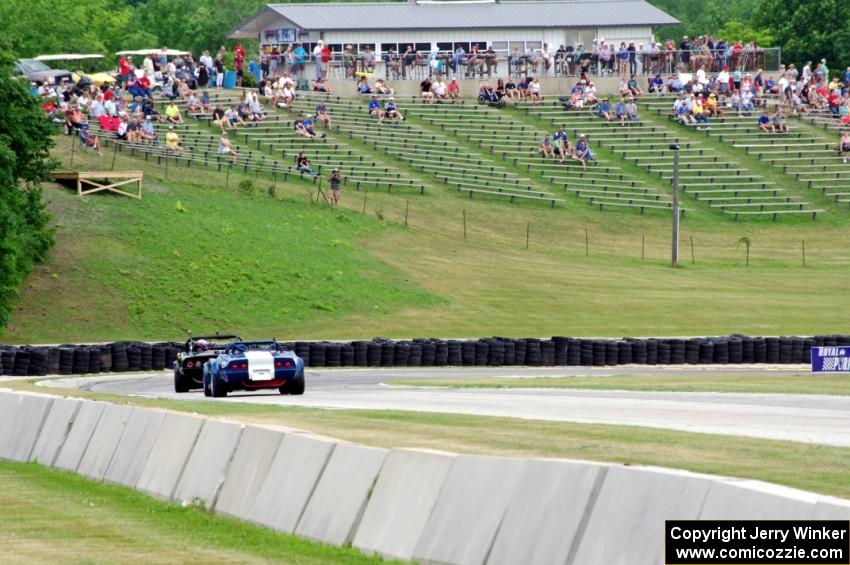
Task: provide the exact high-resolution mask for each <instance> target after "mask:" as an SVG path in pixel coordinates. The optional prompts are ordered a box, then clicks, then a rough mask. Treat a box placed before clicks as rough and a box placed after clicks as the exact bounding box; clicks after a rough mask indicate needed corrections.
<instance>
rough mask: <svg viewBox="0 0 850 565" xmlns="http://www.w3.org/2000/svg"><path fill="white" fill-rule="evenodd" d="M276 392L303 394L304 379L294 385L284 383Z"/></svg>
mask: <svg viewBox="0 0 850 565" xmlns="http://www.w3.org/2000/svg"><path fill="white" fill-rule="evenodd" d="M278 390H279V391H280V393H281V394H294V395H301V394H304V379H301V380H300V381H296V382H294V383H286V384H284V385H283V386H282V387H280V388H279V389H278Z"/></svg>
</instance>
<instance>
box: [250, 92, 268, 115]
mask: <svg viewBox="0 0 850 565" xmlns="http://www.w3.org/2000/svg"><path fill="white" fill-rule="evenodd" d="M248 107H249V108H250V109H251V119H252V120H254V121H255V122H262V121H263V120H265V119H266V113H265V112H264V111H263V106H262V105H261V104H260V99H259V98H257V95H256V94H252V95H251V100H250V102H248Z"/></svg>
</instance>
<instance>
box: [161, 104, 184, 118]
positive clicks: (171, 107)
mask: <svg viewBox="0 0 850 565" xmlns="http://www.w3.org/2000/svg"><path fill="white" fill-rule="evenodd" d="M165 117H166V118H167V119H168V121H169V122H171V123H172V124H182V123H183V115H182V114H181V113H180V108H178V107H177V103H176V102H175V101H174V100H172V101H171V102H169V103H168V106H166V107H165Z"/></svg>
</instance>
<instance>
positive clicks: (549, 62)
mask: <svg viewBox="0 0 850 565" xmlns="http://www.w3.org/2000/svg"><path fill="white" fill-rule="evenodd" d="M540 57H541V58H542V59H543V75H544V76H548V75H549V71H550V70H551V69H552V66H553V62H554V61H553V58H552V51H551V49H549V44H548V43H544V44H543V50H542V51H541V52H540Z"/></svg>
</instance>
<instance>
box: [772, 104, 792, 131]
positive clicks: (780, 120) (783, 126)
mask: <svg viewBox="0 0 850 565" xmlns="http://www.w3.org/2000/svg"><path fill="white" fill-rule="evenodd" d="M773 129H774V131H776V133H788V123H787V122H786V121H785V114H783V113H782V109H781V108H780V107H779V106H777V107H776V111H775V112H774V113H773Z"/></svg>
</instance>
